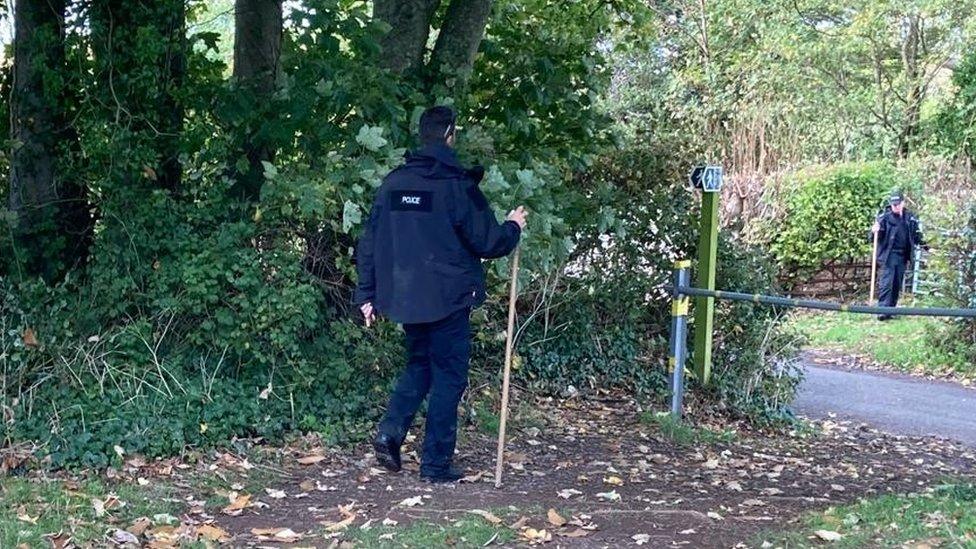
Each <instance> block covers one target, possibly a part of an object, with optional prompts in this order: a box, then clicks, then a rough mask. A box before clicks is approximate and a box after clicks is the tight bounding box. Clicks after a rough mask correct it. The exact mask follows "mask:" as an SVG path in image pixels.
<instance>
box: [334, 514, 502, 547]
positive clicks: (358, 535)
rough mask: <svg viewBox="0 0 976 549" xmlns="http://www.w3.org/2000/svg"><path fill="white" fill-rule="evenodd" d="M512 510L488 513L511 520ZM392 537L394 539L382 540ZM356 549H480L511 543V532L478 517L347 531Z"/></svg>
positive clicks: (500, 525) (415, 522)
mask: <svg viewBox="0 0 976 549" xmlns="http://www.w3.org/2000/svg"><path fill="white" fill-rule="evenodd" d="M511 509H512V508H508V507H506V508H505V509H498V510H488V511H489V512H492V513H493V514H494V515H495V516H497V517H499V518H504V519H506V520H508V519H513V520H514V519H515V517H512V512H511ZM387 534H395V535H396V538H395V539H386V538H384V537H383V536H384V535H387ZM349 535H350V537H351V538H352V540H353V541H354V542H355V544H356V547H365V548H368V549H399V548H401V547H407V548H416V549H423V548H426V547H441V546H448V545H453V546H457V547H482V546H484V545H486V544H490V543H499V544H505V543H513V542H514V541H515V537H516V536H515V532H514V531H513V530H512V529H511V528H505V526H504V524H499V525H493V524H491V523H489V522H488V521H486V520H485V519H483V518H481V517H476V516H470V515H469V516H466V517H461V518H459V519H457V520H454V521H451V522H450V523H447V524H440V523H434V522H426V521H413V522H411V523H410V524H407V525H404V526H397V527H395V528H394V527H388V526H380V527H374V528H370V529H369V530H362V529H359V528H355V529H350V533H349Z"/></svg>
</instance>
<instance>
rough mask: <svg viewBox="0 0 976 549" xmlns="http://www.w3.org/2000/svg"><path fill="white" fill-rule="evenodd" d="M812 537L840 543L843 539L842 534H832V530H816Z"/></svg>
mask: <svg viewBox="0 0 976 549" xmlns="http://www.w3.org/2000/svg"><path fill="white" fill-rule="evenodd" d="M814 535H816V536H817V537H818V538H820V539H822V540H824V541H840V540H841V538H843V537H844V535H843V534H840V533H837V532H834V531H833V530H817V531H816V532H814Z"/></svg>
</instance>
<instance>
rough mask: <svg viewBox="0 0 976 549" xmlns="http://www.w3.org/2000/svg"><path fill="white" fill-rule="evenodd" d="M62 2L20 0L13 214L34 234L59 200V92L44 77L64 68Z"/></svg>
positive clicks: (13, 129) (13, 119) (13, 112)
mask: <svg viewBox="0 0 976 549" xmlns="http://www.w3.org/2000/svg"><path fill="white" fill-rule="evenodd" d="M63 26H64V0H59V1H51V2H49V1H47V0H17V4H16V7H15V13H14V27H15V36H14V69H13V70H14V78H13V94H12V97H11V102H10V110H11V122H12V124H11V132H12V135H11V137H12V138H13V141H14V149H13V152H12V154H11V159H10V209H11V211H13V212H14V213H16V214H17V215H18V221H19V227H20V228H21V229H22V230H24V231H30V230H31V229H32V228H33V227H34V226H36V225H37V223H38V222H39V221H40V220H39V217H40V213H41V212H40V210H42V209H45V208H47V207H48V206H50V205H52V204H54V202H55V201H56V200H57V196H58V191H57V181H56V169H57V168H56V164H57V148H58V138H59V136H60V134H61V131H62V130H63V126H64V125H63V120H62V119H61V106H60V105H59V101H58V96H59V95H60V90H58V89H54V88H53V87H52V86H51V84H50V83H51V79H45V78H44V76H45V73H46V72H48V71H50V70H55V68H56V67H61V66H62V65H63V64H64V42H63Z"/></svg>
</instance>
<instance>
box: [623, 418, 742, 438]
mask: <svg viewBox="0 0 976 549" xmlns="http://www.w3.org/2000/svg"><path fill="white" fill-rule="evenodd" d="M641 421H643V422H644V423H647V424H650V425H653V426H654V427H656V428H657V430H658V431H659V432H660V433H661V435H662V436H664V437H665V438H667V439H668V440H670V441H671V442H674V443H675V444H677V445H679V446H692V445H696V446H697V445H701V444H717V443H723V444H730V443H732V441H734V440H735V431H732V430H731V429H724V430H722V431H713V430H712V429H708V428H705V427H695V426H694V425H691V424H689V423H687V422H684V421H680V420H677V419H674V418H673V417H671V414H669V413H666V412H644V413H643V414H642V415H641Z"/></svg>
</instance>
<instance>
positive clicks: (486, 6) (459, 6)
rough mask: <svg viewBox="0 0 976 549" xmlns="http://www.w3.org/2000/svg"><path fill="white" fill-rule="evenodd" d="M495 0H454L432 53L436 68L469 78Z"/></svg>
mask: <svg viewBox="0 0 976 549" xmlns="http://www.w3.org/2000/svg"><path fill="white" fill-rule="evenodd" d="M491 5H492V0H451V3H450V5H448V7H447V13H446V14H445V15H444V23H443V24H442V25H441V32H440V35H439V36H438V37H437V44H436V45H435V46H434V53H433V55H432V56H431V62H430V63H431V66H432V67H433V68H434V70H435V71H440V72H447V73H451V74H458V75H460V76H462V79H466V77H467V75H468V74H469V73H470V72H471V69H472V67H473V66H474V60H475V56H476V55H477V54H478V47H479V46H480V45H481V40H482V38H483V37H484V35H485V27H487V26H488V19H489V18H490V17H491Z"/></svg>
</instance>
